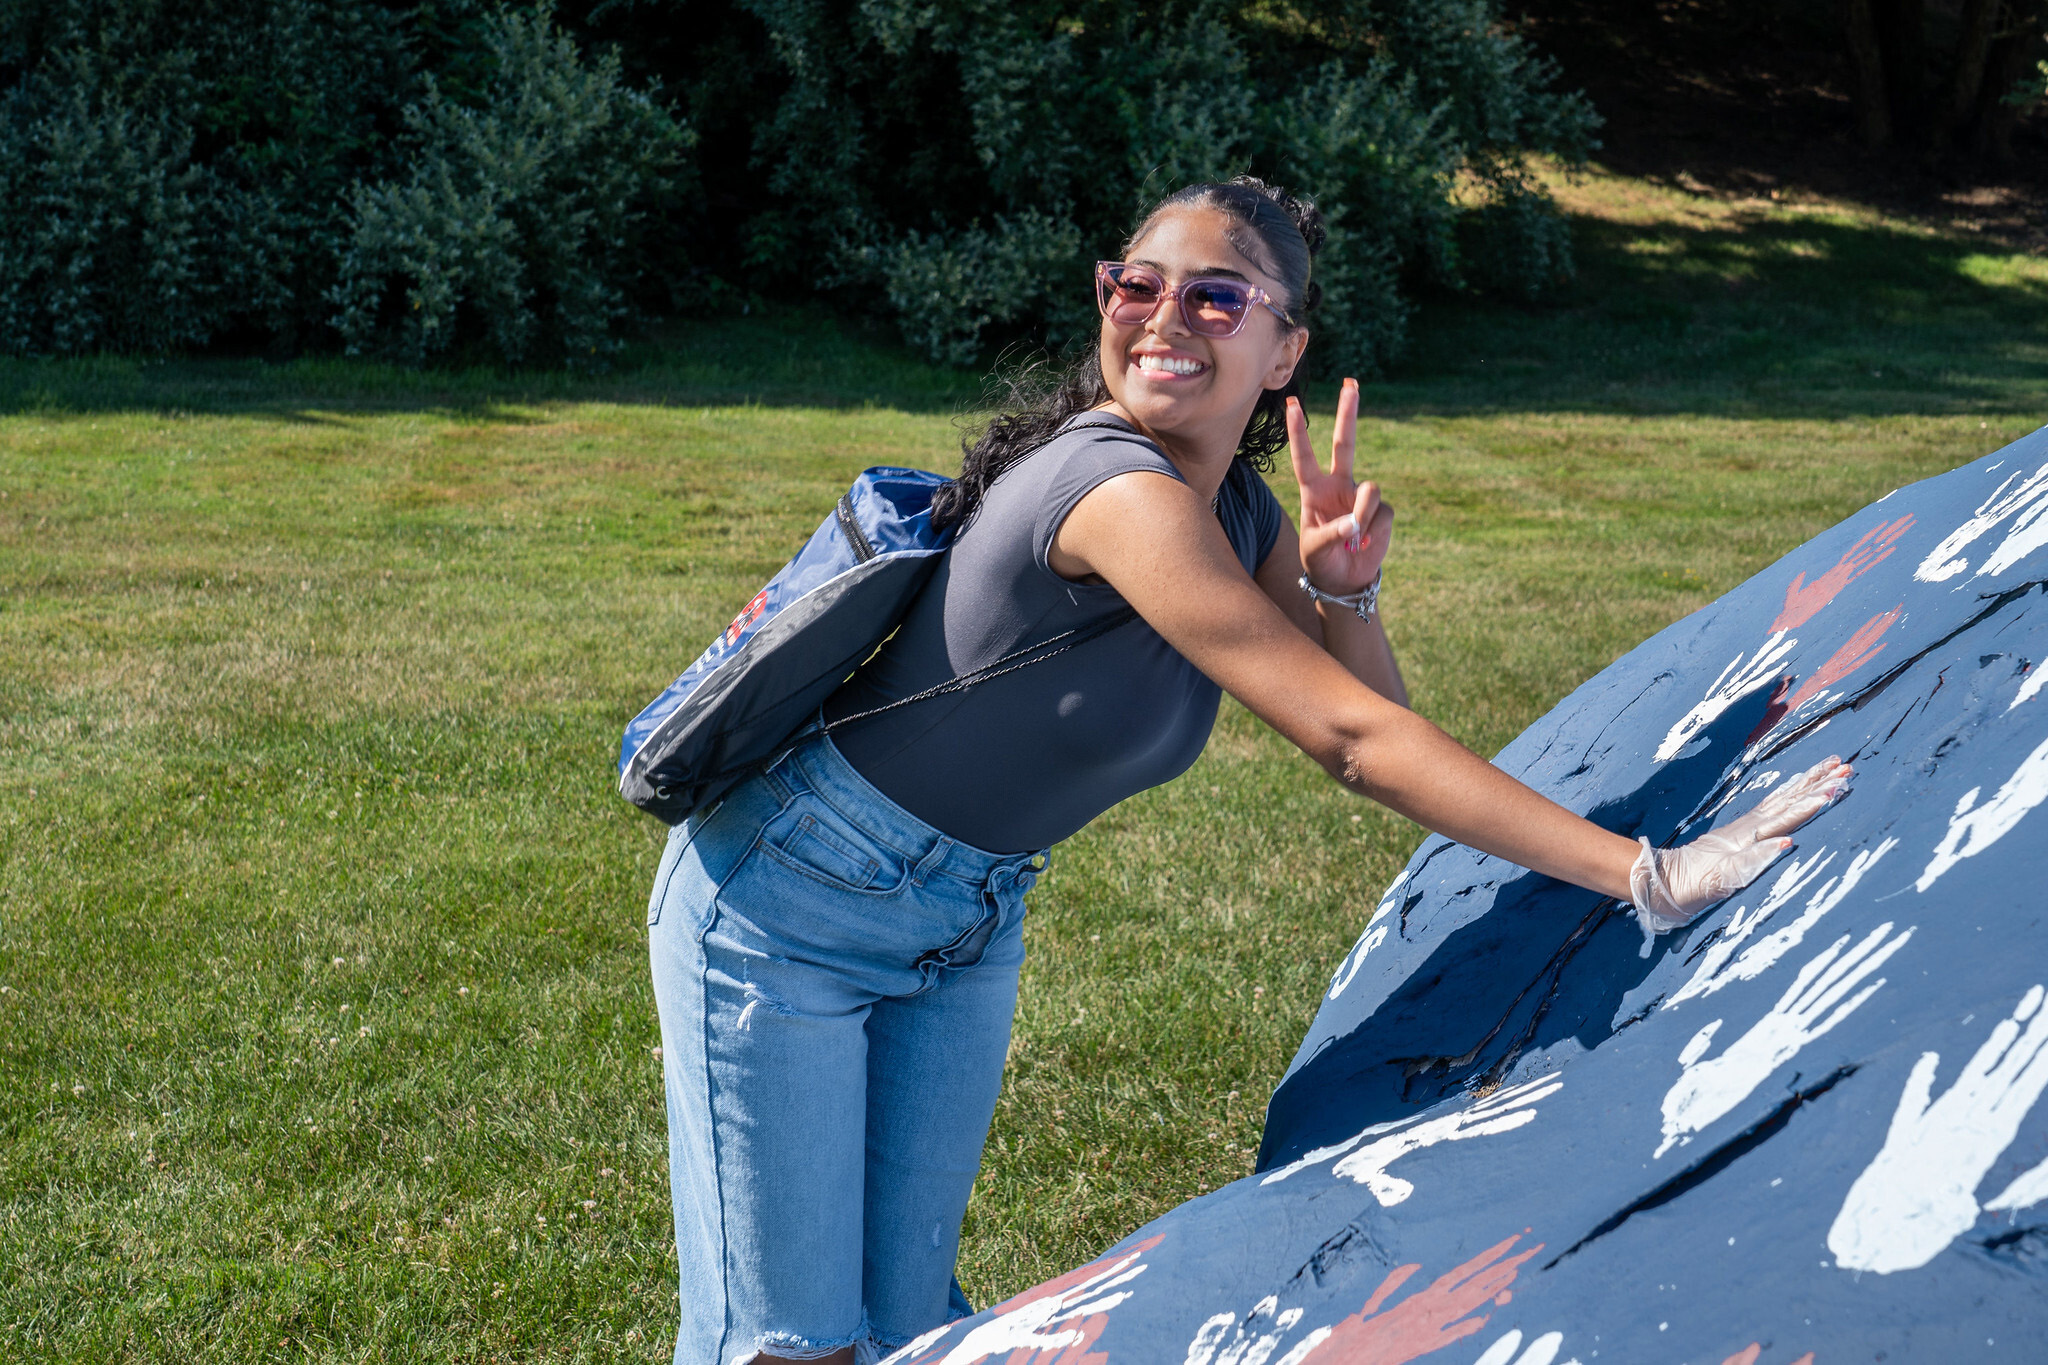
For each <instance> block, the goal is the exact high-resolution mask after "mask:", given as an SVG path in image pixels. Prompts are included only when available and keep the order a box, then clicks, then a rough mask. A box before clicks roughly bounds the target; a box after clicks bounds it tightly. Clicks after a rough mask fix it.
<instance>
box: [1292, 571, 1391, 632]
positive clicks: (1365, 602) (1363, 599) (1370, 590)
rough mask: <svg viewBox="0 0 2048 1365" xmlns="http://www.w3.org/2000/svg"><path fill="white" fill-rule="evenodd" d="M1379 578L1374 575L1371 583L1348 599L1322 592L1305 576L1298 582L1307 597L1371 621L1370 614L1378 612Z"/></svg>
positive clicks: (1378, 575) (1332, 593) (1377, 575)
mask: <svg viewBox="0 0 2048 1365" xmlns="http://www.w3.org/2000/svg"><path fill="white" fill-rule="evenodd" d="M1380 577H1381V575H1380V574H1377V573H1376V574H1374V575H1373V576H1372V582H1370V583H1368V584H1366V585H1365V587H1364V588H1362V589H1361V590H1359V591H1358V592H1354V593H1352V594H1351V595H1350V596H1348V597H1346V596H1343V595H1341V594H1339V593H1334V592H1324V591H1323V590H1322V589H1321V588H1319V587H1317V586H1316V585H1315V584H1313V583H1311V582H1309V581H1308V575H1307V574H1303V575H1302V576H1301V578H1300V579H1299V580H1298V581H1299V582H1300V584H1301V590H1302V591H1303V592H1305V593H1307V594H1308V595H1309V597H1310V598H1312V599H1313V600H1315V601H1317V602H1330V603H1334V604H1335V605H1337V606H1340V607H1349V608H1351V610H1352V611H1354V612H1356V613H1357V614H1358V619H1359V620H1361V621H1370V620H1372V614H1373V613H1374V612H1375V611H1377V610H1379V605H1380Z"/></svg>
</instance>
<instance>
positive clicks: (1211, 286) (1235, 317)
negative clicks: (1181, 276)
mask: <svg viewBox="0 0 2048 1365" xmlns="http://www.w3.org/2000/svg"><path fill="white" fill-rule="evenodd" d="M1250 306H1251V291H1249V290H1247V289H1245V288H1243V287H1242V286H1241V285H1235V284H1232V283H1231V282H1230V281H1228V280H1192V281H1190V282H1189V283H1188V286H1187V288H1186V290H1185V292H1183V293H1182V294H1181V309H1182V312H1183V314H1184V316H1185V317H1186V318H1187V322H1188V330H1189V331H1191V332H1197V333H1200V334H1201V335H1203V336H1211V337H1221V336H1229V335H1230V334H1231V333H1232V332H1235V331H1236V330H1237V329H1238V327H1239V326H1240V325H1241V321H1242V319H1243V317H1244V313H1245V309H1247V308H1249V307H1250Z"/></svg>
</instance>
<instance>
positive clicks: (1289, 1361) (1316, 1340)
mask: <svg viewBox="0 0 2048 1365" xmlns="http://www.w3.org/2000/svg"><path fill="white" fill-rule="evenodd" d="M1335 1330H1336V1329H1335V1328H1334V1327H1318V1328H1316V1330H1315V1331H1313V1332H1310V1333H1309V1334H1308V1335H1307V1336H1305V1337H1303V1338H1302V1339H1301V1340H1300V1341H1297V1342H1296V1343H1294V1349H1293V1350H1291V1351H1289V1352H1288V1353H1287V1354H1286V1355H1284V1356H1281V1357H1280V1359H1278V1360H1276V1361H1274V1362H1273V1365H1301V1362H1302V1361H1304V1360H1306V1359H1308V1353H1309V1352H1310V1351H1313V1350H1314V1349H1315V1348H1316V1347H1318V1346H1320V1345H1322V1344H1323V1342H1324V1340H1325V1339H1327V1338H1328V1337H1329V1335H1330V1334H1331V1333H1332V1332H1334V1331H1335Z"/></svg>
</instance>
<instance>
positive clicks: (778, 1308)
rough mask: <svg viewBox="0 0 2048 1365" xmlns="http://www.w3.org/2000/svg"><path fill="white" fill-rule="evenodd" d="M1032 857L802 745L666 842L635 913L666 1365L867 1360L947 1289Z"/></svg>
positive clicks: (1015, 959)
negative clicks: (650, 980) (675, 1273)
mask: <svg viewBox="0 0 2048 1365" xmlns="http://www.w3.org/2000/svg"><path fill="white" fill-rule="evenodd" d="M1044 866H1045V855H1044V854H1043V853H1038V854H1001V855H999V854H993V853H986V852H983V851H982V850H980V849H977V848H973V847H970V846H968V845H966V844H962V843H959V842H957V841H956V840H953V839H950V838H947V837H946V836H945V835H943V834H941V833H940V832H939V831H938V830H936V829H933V828H932V827H931V826H930V825H927V824H925V823H924V822H923V821H922V820H919V819H918V818H917V817H916V816H913V815H911V814H910V813H909V812H908V811H905V810H904V809H903V808H902V807H900V806H898V805H897V804H896V803H895V802H893V801H891V800H889V799H888V798H887V797H886V796H883V795H882V794H881V793H880V792H879V791H877V790H875V788H873V787H871V786H869V785H868V783H867V781H866V779H864V778H862V777H861V775H860V774H859V773H857V772H855V771H854V769H853V767H852V766H851V765H850V764H848V763H847V761H846V760H845V759H844V758H843V757H841V756H840V753H839V751H838V750H837V749H836V748H835V747H834V746H833V744H832V742H831V740H830V739H829V738H825V737H822V736H821V737H817V738H814V739H811V740H809V741H807V742H805V743H804V744H802V745H801V746H799V747H798V748H797V749H795V750H793V751H792V752H791V753H790V754H789V755H787V756H786V757H785V758H783V759H782V760H780V761H779V762H777V763H776V764H775V766H774V767H772V768H770V769H769V770H768V771H767V772H765V773H763V774H762V775H760V776H758V777H755V778H752V779H750V780H749V781H747V782H746V783H744V784H743V785H741V786H740V787H737V788H735V789H734V790H733V791H732V792H731V794H730V795H728V796H727V797H726V799H725V800H724V802H722V803H721V804H719V805H718V806H716V807H714V808H713V809H711V810H710V811H709V812H708V813H707V814H705V815H703V816H701V817H696V816H693V817H692V818H691V819H690V820H688V821H687V822H685V823H684V824H682V825H679V826H677V827H676V828H675V829H674V830H673V831H672V832H671V834H670V836H669V843H668V849H667V851H666V852H665V853H664V854H663V856H662V860H661V870H660V871H659V872H658V873H657V874H656V876H655V879H654V894H653V896H652V898H651V900H650V902H649V905H648V934H647V937H648V947H649V950H650V953H651V955H652V958H653V966H654V994H655V1003H656V1005H657V1007H658V1008H659V1010H660V1012H661V1056H662V1074H663V1079H664V1081H665V1082H666V1085H667V1091H668V1127H669V1181H670V1185H671V1188H672V1191H673V1196H674V1201H675V1218H676V1250H677V1253H678V1256H679V1257H680V1261H681V1267H682V1308H683V1316H682V1329H681V1335H680V1337H679V1338H678V1340H677V1342H676V1361H677V1363H678V1365H739V1362H744V1361H747V1360H750V1359H751V1358H752V1357H753V1356H754V1355H755V1354H756V1353H757V1352H759V1351H764V1350H765V1351H768V1352H770V1353H771V1354H774V1355H779V1356H786V1357H792V1358H796V1359H804V1358H810V1357H816V1356H823V1355H827V1354H829V1353H831V1352H832V1351H835V1350H837V1349H839V1348H841V1347H844V1346H847V1345H852V1346H854V1347H855V1350H856V1355H857V1357H858V1358H861V1359H874V1358H877V1357H878V1356H879V1354H881V1353H885V1352H887V1351H890V1350H893V1349H895V1348H896V1347H898V1346H900V1345H902V1344H903V1343H905V1342H907V1341H909V1340H910V1339H911V1338H912V1337H914V1336H917V1335H918V1334H920V1333H922V1332H926V1331H929V1330H930V1329H931V1328H934V1327H937V1326H940V1325H942V1324H944V1323H946V1322H948V1321H950V1320H952V1319H953V1318H955V1317H959V1316H964V1315H965V1313H966V1312H967V1311H968V1310H967V1305H966V1302H965V1300H964V1299H962V1298H961V1297H960V1294H959V1289H958V1287H957V1285H955V1283H954V1281H953V1263H954V1259H955V1256H956V1255H957V1253H958V1250H959V1241H960V1220H961V1218H962V1217H963V1216H964V1215H965V1214H966V1211H967V1198H968V1195H969V1193H970V1192H971V1191H972V1189H973V1186H974V1178H975V1175H976V1173H977V1172H978V1171H979V1169H980V1165H981V1147H982V1143H983V1142H984V1141H985V1140H986V1139H987V1137H988V1125H989V1120H990V1118H991V1117H992V1116H993V1115H994V1113H995V1104H996V1094H997V1090H998V1087H999V1086H1000V1084H1001V1080H1002V1069H1003V1057H1004V1054H1005V1052H1006V1051H1007V1050H1008V1048H1009V1040H1010V1018H1011V1015H1012V1013H1013V1012H1014V1010H1015V1008H1016V1001H1017V972H1018V968H1019V967H1021V966H1022V965H1023V961H1024V942H1023V926H1024V893H1025V892H1026V891H1027V890H1029V889H1030V887H1031V884H1032V882H1033V881H1034V880H1035V879H1036V878H1037V876H1038V874H1039V872H1040V871H1042V870H1043V868H1044Z"/></svg>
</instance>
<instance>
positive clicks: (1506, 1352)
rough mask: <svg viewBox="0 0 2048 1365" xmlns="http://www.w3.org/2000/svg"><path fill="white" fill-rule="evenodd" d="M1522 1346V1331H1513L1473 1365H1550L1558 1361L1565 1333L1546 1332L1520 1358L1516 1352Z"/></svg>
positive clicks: (1504, 1335)
mask: <svg viewBox="0 0 2048 1365" xmlns="http://www.w3.org/2000/svg"><path fill="white" fill-rule="evenodd" d="M1521 1345H1522V1333H1521V1329H1520V1328H1515V1329H1511V1330H1510V1331H1508V1332H1506V1333H1503V1334H1502V1335H1501V1337H1500V1338H1499V1339H1498V1340H1497V1341H1495V1342H1494V1343H1493V1345H1491V1346H1489V1347H1487V1348H1486V1350H1485V1351H1484V1352H1483V1353H1482V1354H1481V1355H1480V1357H1479V1359H1477V1360H1475V1361H1473V1362H1472V1365H1508V1362H1509V1361H1510V1360H1513V1361H1514V1365H1550V1362H1551V1361H1553V1360H1555V1359H1557V1352H1558V1348H1559V1347H1561V1346H1563V1345H1564V1333H1562V1332H1545V1333H1544V1334H1543V1335H1542V1336H1540V1337H1538V1338H1536V1340H1534V1341H1532V1342H1530V1343H1529V1349H1528V1350H1526V1351H1523V1352H1522V1354H1521V1355H1520V1356H1519V1357H1518V1356H1516V1355H1515V1352H1516V1351H1517V1350H1520V1349H1521ZM1575 1365H1576V1363H1575Z"/></svg>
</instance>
